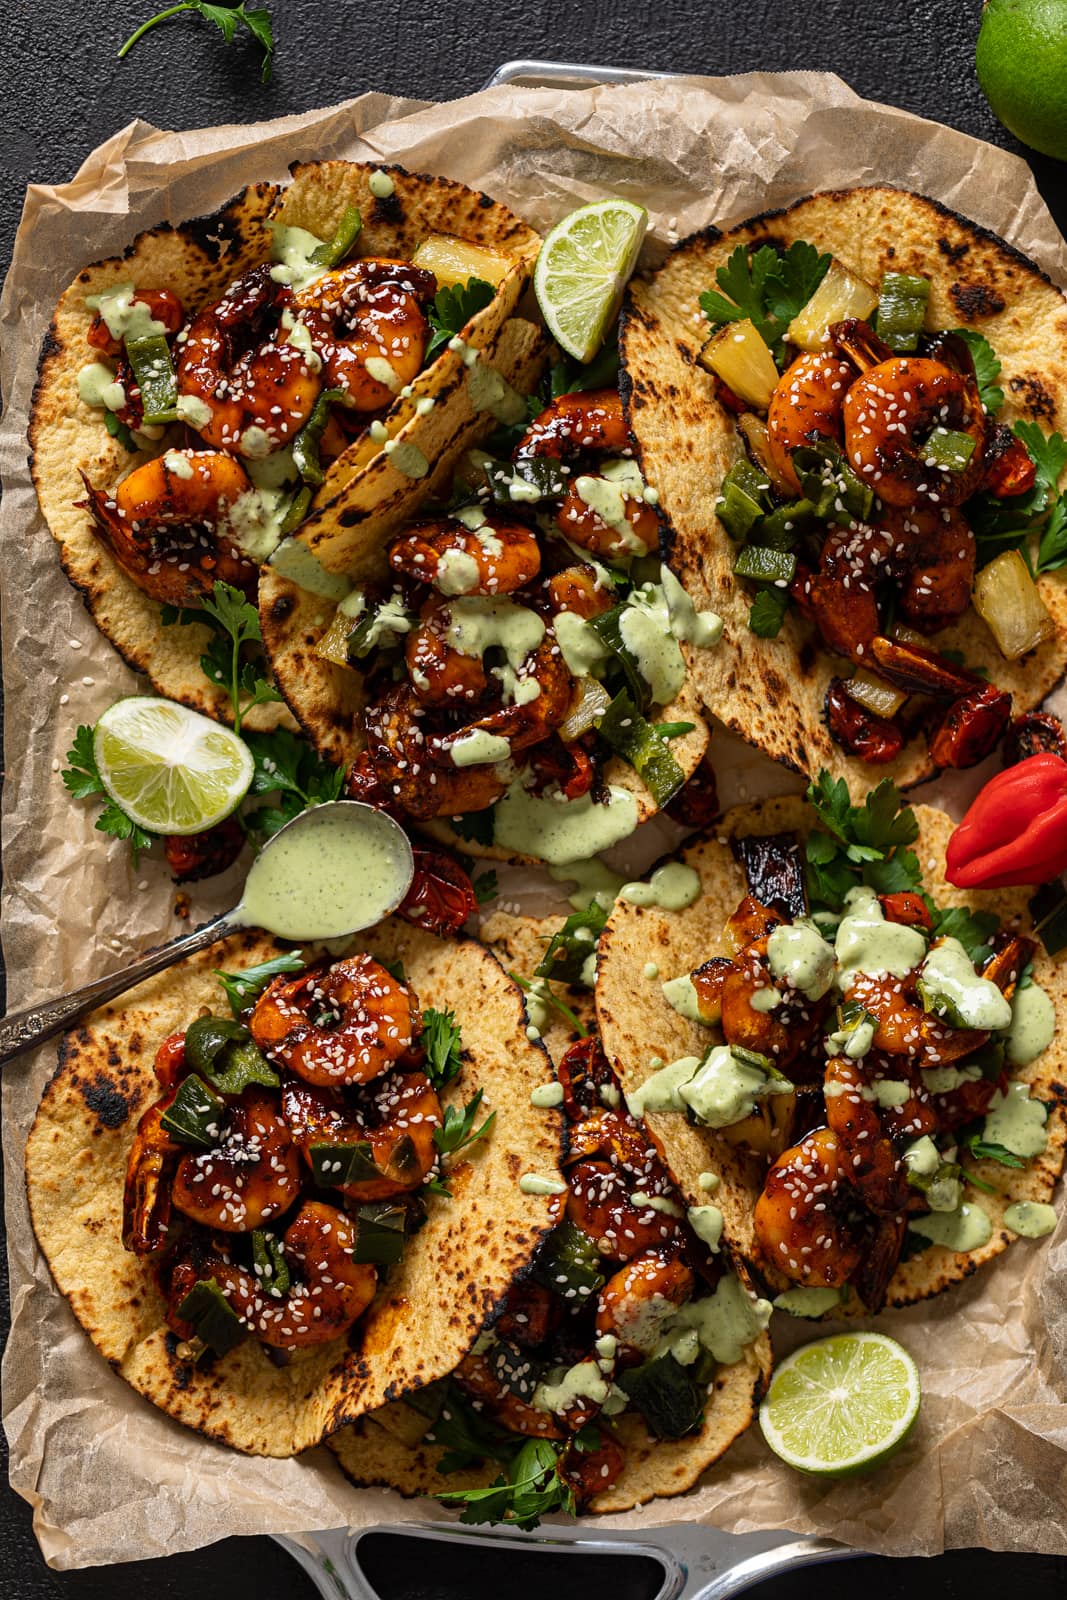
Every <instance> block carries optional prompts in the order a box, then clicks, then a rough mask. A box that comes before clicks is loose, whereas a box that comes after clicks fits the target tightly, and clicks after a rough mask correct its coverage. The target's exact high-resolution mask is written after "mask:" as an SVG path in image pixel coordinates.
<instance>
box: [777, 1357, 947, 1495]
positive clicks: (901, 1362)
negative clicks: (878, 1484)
mask: <svg viewBox="0 0 1067 1600" xmlns="http://www.w3.org/2000/svg"><path fill="white" fill-rule="evenodd" d="M919 1398H920V1392H919V1373H918V1369H917V1368H916V1366H915V1363H914V1361H913V1360H912V1359H911V1357H910V1356H909V1354H908V1352H907V1351H906V1350H903V1349H901V1347H900V1345H899V1344H897V1342H896V1340H895V1339H889V1338H887V1337H886V1335H885V1334H884V1333H836V1334H833V1335H832V1336H831V1337H830V1338H828V1339H817V1340H816V1341H815V1343H814V1344H806V1345H804V1346H803V1347H802V1348H801V1349H800V1350H795V1351H794V1352H793V1354H792V1355H791V1356H787V1357H786V1359H785V1360H784V1361H783V1362H782V1364H781V1366H780V1367H778V1369H777V1370H776V1372H775V1374H774V1377H773V1379H772V1380H771V1386H770V1388H769V1389H768V1391H767V1396H766V1399H765V1400H764V1402H763V1404H762V1405H761V1406H760V1414H759V1420H760V1427H761V1428H762V1429H763V1437H764V1438H765V1439H766V1441H767V1443H768V1444H769V1445H770V1447H771V1449H772V1450H773V1451H774V1453H775V1455H778V1456H781V1458H782V1460H783V1461H787V1462H788V1463H789V1465H790V1466H791V1467H796V1468H797V1469H798V1470H799V1471H800V1472H811V1473H818V1474H820V1475H823V1476H828V1477H845V1476H847V1475H848V1474H849V1473H853V1472H865V1471H867V1469H868V1468H870V1467H874V1466H876V1465H877V1464H878V1463H879V1462H881V1461H884V1460H885V1459H886V1457H887V1456H890V1455H892V1453H893V1451H894V1450H896V1449H897V1448H898V1447H899V1446H900V1445H901V1444H902V1443H903V1441H904V1439H905V1438H906V1437H907V1435H908V1433H909V1431H910V1430H911V1427H912V1425H913V1423H914V1422H915V1419H916V1417H917V1416H918V1415H919Z"/></svg>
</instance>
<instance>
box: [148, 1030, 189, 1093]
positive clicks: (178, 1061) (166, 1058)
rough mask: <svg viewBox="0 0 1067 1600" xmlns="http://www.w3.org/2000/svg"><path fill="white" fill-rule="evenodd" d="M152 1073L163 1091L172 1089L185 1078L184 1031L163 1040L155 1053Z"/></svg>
mask: <svg viewBox="0 0 1067 1600" xmlns="http://www.w3.org/2000/svg"><path fill="white" fill-rule="evenodd" d="M152 1068H153V1071H154V1072H155V1075H156V1078H157V1080H158V1082H159V1083H160V1085H161V1086H162V1087H163V1088H164V1089H173V1088H174V1085H175V1084H176V1083H178V1082H179V1080H180V1079H182V1078H184V1077H185V1029H184V1028H183V1029H182V1031H181V1033H172V1034H169V1035H168V1036H167V1038H166V1039H164V1041H163V1043H162V1044H161V1045H160V1047H159V1049H158V1050H157V1051H156V1058H155V1061H154V1062H153V1063H152Z"/></svg>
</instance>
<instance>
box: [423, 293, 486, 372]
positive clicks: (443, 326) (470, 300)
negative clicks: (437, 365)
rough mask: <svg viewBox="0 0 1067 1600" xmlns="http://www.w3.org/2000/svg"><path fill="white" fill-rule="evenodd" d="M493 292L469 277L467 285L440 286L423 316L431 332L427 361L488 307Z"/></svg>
mask: <svg viewBox="0 0 1067 1600" xmlns="http://www.w3.org/2000/svg"><path fill="white" fill-rule="evenodd" d="M495 293H496V290H495V289H494V288H493V285H492V284H491V283H486V281H485V279H484V278H468V279H467V282H466V283H456V284H453V285H452V287H451V288H449V287H448V286H447V285H442V286H441V288H440V289H438V291H437V293H436V294H435V295H434V297H433V304H432V305H431V306H430V307H429V310H428V311H427V313H426V315H427V318H428V320H429V324H430V327H431V329H432V330H433V331H432V333H431V335H430V342H429V344H428V345H427V346H426V360H427V361H429V359H430V357H431V356H434V355H436V354H437V352H438V350H440V348H441V346H442V345H445V344H447V343H448V341H449V340H450V339H452V338H454V337H455V335H456V334H457V333H459V332H460V331H461V329H463V328H465V327H466V325H467V323H468V322H469V321H470V319H471V318H472V317H473V316H474V314H475V312H477V311H481V310H482V309H483V308H484V307H485V306H487V305H488V304H489V302H490V301H491V300H492V298H493V296H494V294H495Z"/></svg>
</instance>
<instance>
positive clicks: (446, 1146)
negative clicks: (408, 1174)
mask: <svg viewBox="0 0 1067 1600" xmlns="http://www.w3.org/2000/svg"><path fill="white" fill-rule="evenodd" d="M484 1094H485V1090H484V1089H478V1090H476V1091H475V1093H474V1094H473V1095H472V1096H471V1098H470V1099H469V1100H468V1101H467V1104H466V1105H465V1106H464V1107H463V1110H462V1111H457V1110H456V1108H455V1106H446V1107H445V1120H444V1125H443V1127H440V1128H435V1129H434V1130H433V1142H434V1144H435V1145H436V1146H437V1148H438V1150H439V1151H440V1152H441V1154H442V1155H443V1156H454V1155H456V1154H457V1153H458V1152H459V1151H460V1150H469V1149H470V1147H471V1145H472V1144H477V1142H478V1140H479V1139H484V1138H485V1137H486V1135H487V1134H488V1133H489V1132H490V1131H491V1129H492V1126H493V1123H494V1122H495V1121H496V1112H495V1111H490V1113H489V1115H488V1116H487V1117H486V1119H485V1121H484V1122H483V1123H482V1125H481V1127H480V1128H475V1126H474V1120H475V1118H476V1117H477V1115H478V1108H479V1106H480V1105H481V1103H482V1096H483V1095H484Z"/></svg>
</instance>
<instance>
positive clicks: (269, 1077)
mask: <svg viewBox="0 0 1067 1600" xmlns="http://www.w3.org/2000/svg"><path fill="white" fill-rule="evenodd" d="M185 1059H186V1060H187V1061H188V1063H189V1065H190V1066H191V1067H192V1069H193V1071H194V1072H199V1073H200V1074H201V1075H202V1076H203V1077H205V1078H206V1079H207V1080H208V1082H209V1083H211V1084H213V1085H214V1086H215V1088H216V1089H217V1090H219V1092H220V1093H221V1094H241V1093H242V1091H243V1090H245V1089H247V1088H248V1086H249V1084H250V1083H262V1084H264V1085H265V1086H266V1087H267V1088H269V1089H276V1088H277V1087H278V1084H279V1082H280V1079H279V1077H278V1074H277V1073H276V1072H275V1070H274V1068H273V1067H272V1066H270V1065H268V1063H267V1061H266V1059H265V1057H264V1056H263V1055H262V1054H261V1052H260V1049H259V1046H258V1045H257V1044H256V1043H255V1042H254V1041H253V1039H252V1035H251V1034H250V1033H249V1031H248V1029H247V1028H246V1027H245V1026H244V1024H243V1023H240V1022H235V1021H233V1019H232V1018H230V1017H197V1019H196V1021H195V1022H192V1023H190V1024H189V1027H188V1028H187V1029H186V1032H185Z"/></svg>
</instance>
